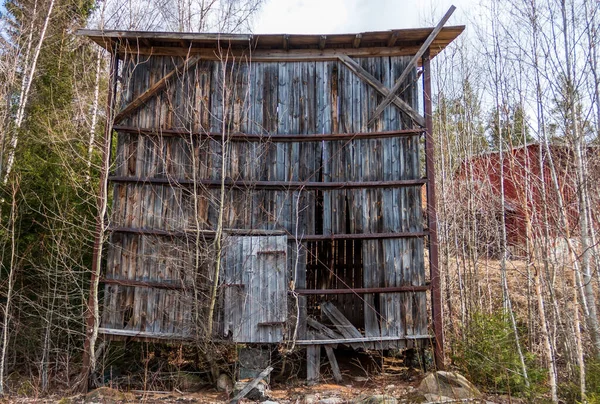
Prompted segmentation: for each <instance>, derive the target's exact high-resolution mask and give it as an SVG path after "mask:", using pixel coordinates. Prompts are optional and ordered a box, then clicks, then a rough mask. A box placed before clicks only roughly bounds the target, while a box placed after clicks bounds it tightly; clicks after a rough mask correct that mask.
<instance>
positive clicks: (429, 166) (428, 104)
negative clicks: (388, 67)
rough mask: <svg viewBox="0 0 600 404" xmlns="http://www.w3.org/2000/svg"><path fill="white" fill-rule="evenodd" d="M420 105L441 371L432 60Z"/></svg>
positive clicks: (427, 58) (425, 59)
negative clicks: (423, 121)
mask: <svg viewBox="0 0 600 404" xmlns="http://www.w3.org/2000/svg"><path fill="white" fill-rule="evenodd" d="M423 102H424V111H425V121H426V124H425V128H426V131H425V161H426V164H425V170H426V177H427V185H426V187H427V226H428V228H429V271H430V274H431V276H430V277H431V317H432V320H433V331H434V334H435V345H434V357H435V366H436V367H437V368H438V369H440V370H443V369H444V330H443V319H442V292H441V282H440V268H439V253H438V236H437V213H436V207H435V167H434V162H435V156H434V152H435V149H434V144H433V105H432V100H431V58H430V54H429V52H426V53H425V56H424V57H423Z"/></svg>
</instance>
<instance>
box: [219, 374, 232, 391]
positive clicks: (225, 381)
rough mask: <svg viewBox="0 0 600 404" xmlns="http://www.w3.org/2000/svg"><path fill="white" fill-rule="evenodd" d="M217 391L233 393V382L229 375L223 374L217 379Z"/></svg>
mask: <svg viewBox="0 0 600 404" xmlns="http://www.w3.org/2000/svg"><path fill="white" fill-rule="evenodd" d="M217 390H218V391H225V392H227V393H231V392H232V391H233V381H232V380H231V377H229V375H228V374H225V373H221V374H220V375H219V378H218V379H217Z"/></svg>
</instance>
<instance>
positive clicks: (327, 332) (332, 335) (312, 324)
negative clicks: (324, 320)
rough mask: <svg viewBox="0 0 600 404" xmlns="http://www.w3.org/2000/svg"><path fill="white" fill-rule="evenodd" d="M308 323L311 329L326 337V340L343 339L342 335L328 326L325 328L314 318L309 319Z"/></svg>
mask: <svg viewBox="0 0 600 404" xmlns="http://www.w3.org/2000/svg"><path fill="white" fill-rule="evenodd" d="M306 323H307V324H308V325H309V326H310V327H312V328H314V329H315V330H317V331H318V332H319V333H320V334H323V335H324V336H325V338H332V339H339V338H342V336H341V335H340V334H338V333H337V332H335V331H333V330H332V329H331V328H329V327H327V326H324V325H323V324H321V323H319V322H318V321H317V320H315V319H314V318H311V317H308V318H307V319H306Z"/></svg>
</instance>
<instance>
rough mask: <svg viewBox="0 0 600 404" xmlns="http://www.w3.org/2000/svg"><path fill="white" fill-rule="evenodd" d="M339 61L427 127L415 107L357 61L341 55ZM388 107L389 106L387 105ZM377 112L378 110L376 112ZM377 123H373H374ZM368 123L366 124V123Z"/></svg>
mask: <svg viewBox="0 0 600 404" xmlns="http://www.w3.org/2000/svg"><path fill="white" fill-rule="evenodd" d="M339 59H340V61H341V62H342V63H344V65H346V66H347V67H348V68H349V69H350V70H352V72H354V73H355V74H356V75H358V76H359V77H360V78H361V79H363V80H364V81H365V82H367V83H368V84H369V85H370V86H371V87H373V88H374V89H375V90H377V92H379V93H380V94H381V95H383V96H385V97H388V96H389V97H391V100H390V102H391V103H393V104H394V105H396V106H397V107H398V108H400V109H401V110H403V111H404V112H406V114H408V116H410V117H411V118H412V119H413V120H414V121H415V122H416V123H418V124H419V125H421V126H425V118H423V116H422V115H421V114H419V113H418V112H417V111H415V109H414V108H413V107H411V106H410V104H408V103H407V102H406V101H404V100H403V99H401V98H399V97H398V96H397V95H396V94H395V93H392V92H391V91H390V90H389V89H388V88H387V87H385V86H384V85H383V84H382V83H381V82H380V81H379V80H377V79H376V78H375V77H373V75H372V74H371V73H369V72H368V71H367V70H365V69H364V68H363V67H362V66H361V65H359V64H358V63H357V62H356V61H354V60H353V59H352V58H350V57H348V56H346V55H340V56H339ZM386 106H387V105H386ZM375 111H377V110H375ZM374 122H375V121H373V123H374ZM365 123H366V122H365Z"/></svg>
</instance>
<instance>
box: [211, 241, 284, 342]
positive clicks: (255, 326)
mask: <svg viewBox="0 0 600 404" xmlns="http://www.w3.org/2000/svg"><path fill="white" fill-rule="evenodd" d="M286 263H287V237H286V236H244V237H237V236H235V237H228V238H227V239H226V253H225V257H224V268H223V272H224V273H223V277H222V288H223V290H224V293H223V332H224V335H225V336H226V337H227V336H229V335H231V337H232V338H233V341H235V342H243V343H265V342H281V341H282V340H283V328H284V324H285V321H286V319H287V286H288V274H287V266H286Z"/></svg>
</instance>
